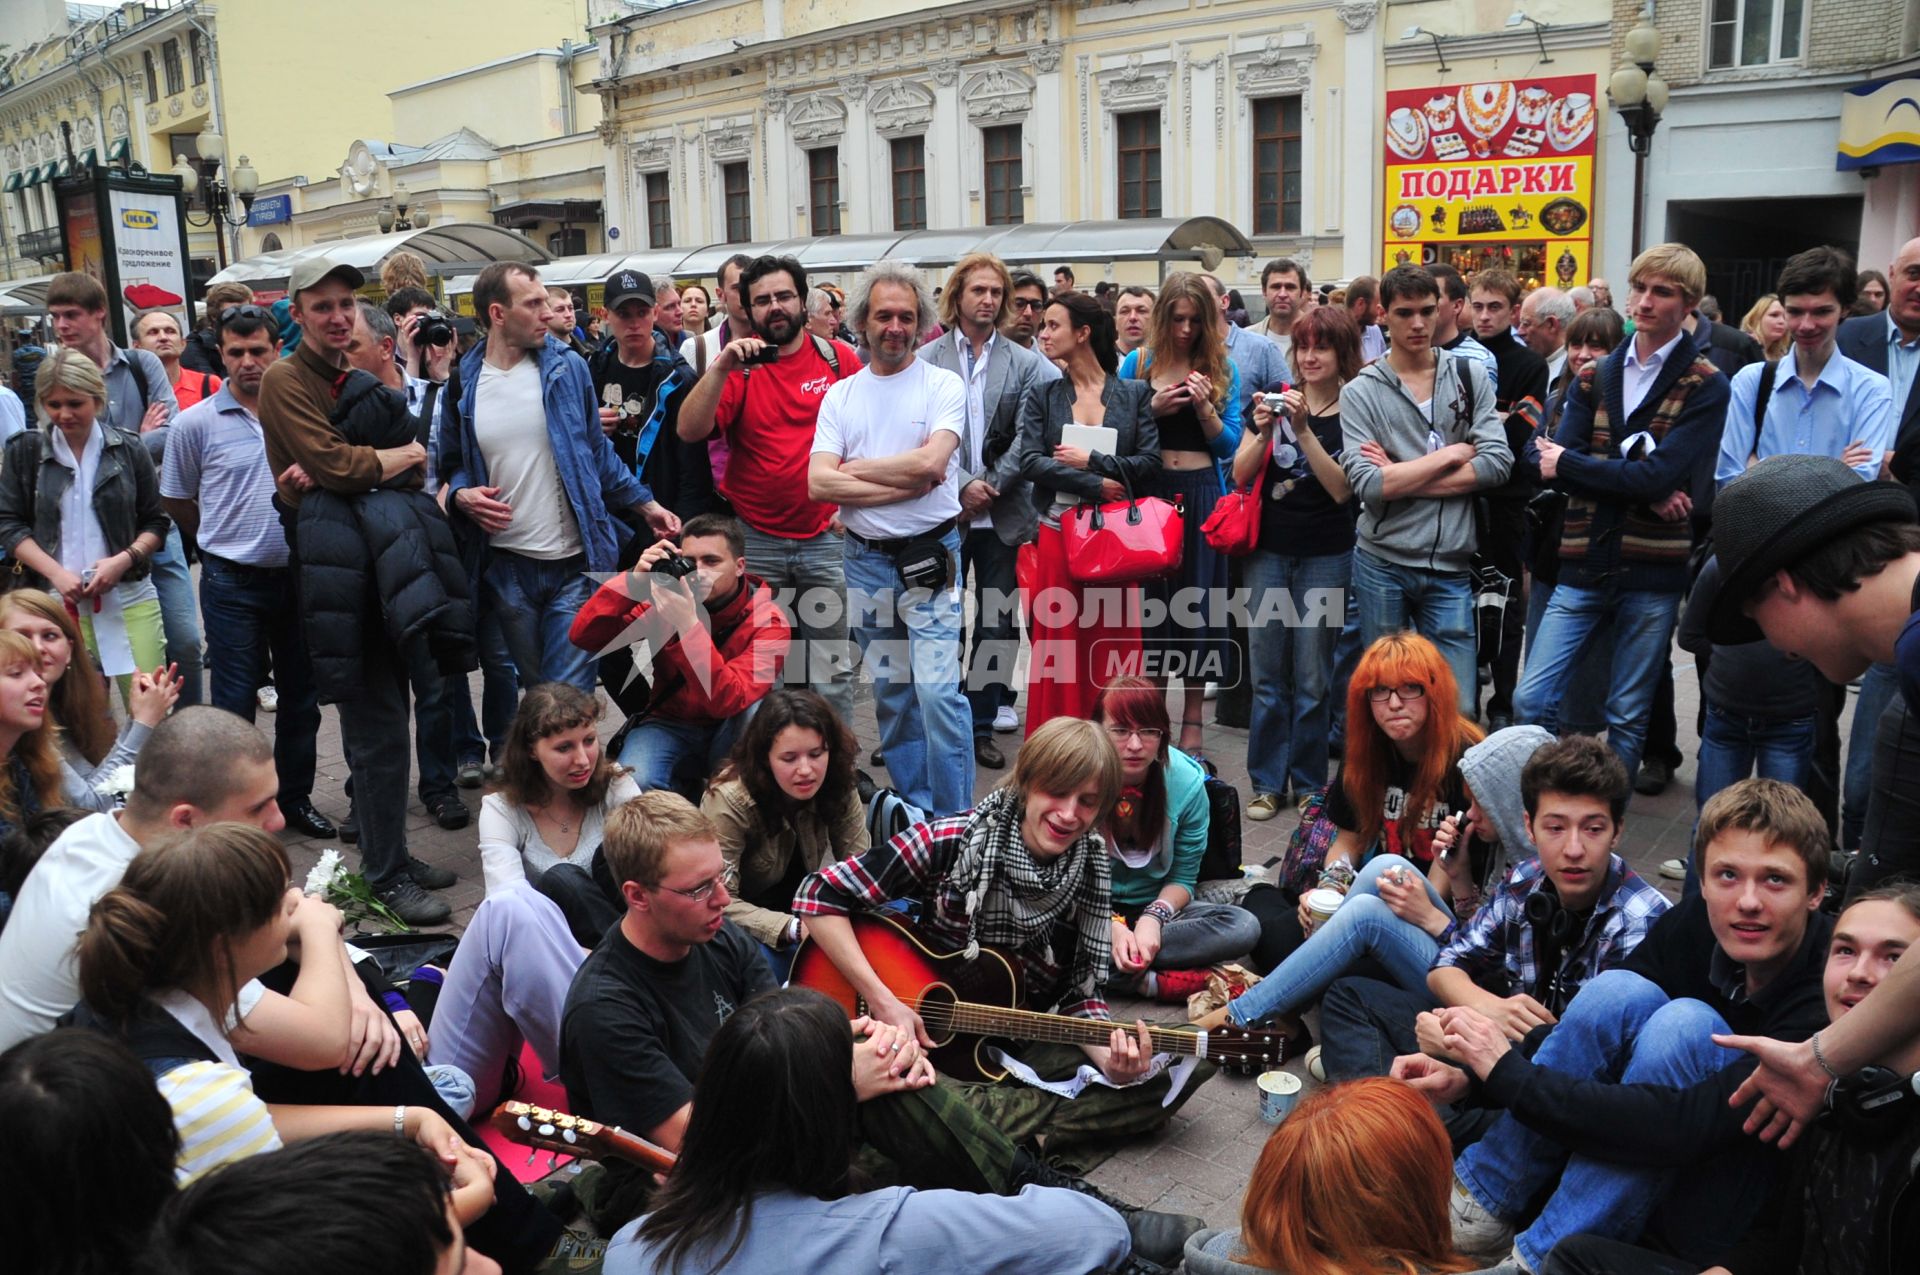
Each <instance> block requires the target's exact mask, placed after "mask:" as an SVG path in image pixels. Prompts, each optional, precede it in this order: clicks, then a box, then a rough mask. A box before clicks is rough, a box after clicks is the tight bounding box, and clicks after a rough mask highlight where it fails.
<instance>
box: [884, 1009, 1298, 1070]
mask: <svg viewBox="0 0 1920 1275" xmlns="http://www.w3.org/2000/svg"><path fill="white" fill-rule="evenodd" d="M920 1018H921V1021H922V1022H924V1023H925V1024H926V1025H927V1026H928V1027H929V1028H931V1029H934V1030H939V1031H942V1032H946V1031H957V1032H963V1033H966V1034H968V1035H979V1036H992V1035H997V1034H1006V1035H1011V1036H1019V1037H1022V1038H1024V1039H1029V1040H1037V1041H1051V1042H1056V1043H1059V1044H1067V1045H1104V1044H1106V1043H1107V1041H1108V1040H1109V1039H1110V1038H1111V1036H1112V1033H1113V1031H1114V1029H1115V1028H1121V1029H1122V1030H1125V1031H1126V1032H1127V1033H1128V1035H1132V1034H1134V1032H1135V1031H1136V1030H1137V1029H1136V1028H1132V1027H1128V1026H1127V1025H1126V1024H1123V1023H1109V1022H1104V1021H1101V1020H1096V1019H1072V1018H1063V1017H1061V1016H1060V1015H1057V1014H1042V1013H1036V1012H1034V1011H1032V1010H1021V1009H1003V1008H1000V1007H998V1006H991V1005H973V1004H969V1003H967V1002H965V1001H961V1002H958V1003H955V1002H948V1001H934V1002H930V1003H927V1004H923V1005H921V1006H920ZM1147 1038H1148V1039H1149V1040H1150V1041H1151V1042H1152V1043H1153V1044H1154V1046H1155V1047H1156V1049H1161V1050H1164V1051H1165V1052H1167V1053H1173V1054H1198V1053H1199V1051H1200V1039H1201V1038H1200V1035H1199V1034H1198V1033H1196V1032H1189V1031H1181V1030H1179V1029H1177V1028H1170V1027H1153V1026H1149V1027H1148V1028H1147ZM1208 1044H1209V1048H1208V1050H1207V1053H1208V1055H1209V1056H1210V1057H1216V1058H1218V1057H1225V1056H1240V1055H1244V1054H1247V1053H1252V1054H1254V1055H1255V1056H1261V1057H1264V1056H1266V1055H1265V1054H1264V1053H1263V1052H1262V1051H1260V1050H1258V1049H1254V1050H1248V1049H1246V1048H1244V1047H1235V1046H1234V1045H1230V1044H1226V1043H1224V1042H1222V1041H1220V1040H1219V1039H1217V1038H1212V1039H1210V1040H1209V1042H1208Z"/></svg>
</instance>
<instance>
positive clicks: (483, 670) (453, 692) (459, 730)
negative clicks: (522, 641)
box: [446, 610, 520, 765]
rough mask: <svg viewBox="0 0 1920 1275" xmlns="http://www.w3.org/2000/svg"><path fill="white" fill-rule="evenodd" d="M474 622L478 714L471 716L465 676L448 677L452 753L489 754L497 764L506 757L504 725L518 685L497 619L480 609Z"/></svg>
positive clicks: (464, 756) (466, 757)
mask: <svg viewBox="0 0 1920 1275" xmlns="http://www.w3.org/2000/svg"><path fill="white" fill-rule="evenodd" d="M474 622H475V637H476V639H477V641H478V643H479V647H480V717H479V720H477V721H476V720H475V719H474V715H473V688H472V686H471V685H469V684H468V682H467V675H466V674H465V673H456V674H454V675H453V676H452V677H449V678H447V680H446V682H447V686H446V690H447V698H448V700H449V701H450V702H451V703H452V705H453V755H454V757H455V759H457V760H458V761H460V762H462V763H465V762H470V761H485V760H486V759H487V758H488V757H489V756H491V757H492V758H493V761H494V764H495V765H499V764H500V763H502V762H504V761H505V760H506V751H507V728H508V727H510V726H512V725H513V713H514V709H515V708H517V707H518V706H519V703H520V684H519V681H518V675H517V674H516V673H515V672H514V669H513V657H512V656H511V655H508V654H507V639H506V636H505V635H504V634H502V633H501V632H500V621H499V620H498V619H497V618H496V617H495V616H494V615H493V614H492V613H490V612H486V611H484V610H483V612H482V614H480V615H477V616H475V617H474ZM483 729H484V730H485V732H486V734H485V735H484V736H483V735H482V734H481V731H482V730H483Z"/></svg>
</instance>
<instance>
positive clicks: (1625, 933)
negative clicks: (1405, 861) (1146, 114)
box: [1433, 854, 1671, 1012]
mask: <svg viewBox="0 0 1920 1275" xmlns="http://www.w3.org/2000/svg"><path fill="white" fill-rule="evenodd" d="M1546 879H1547V877H1546V871H1545V869H1543V868H1542V867H1541V866H1540V858H1539V856H1538V855H1535V856H1533V857H1531V858H1528V859H1527V860H1526V861H1525V862H1523V863H1521V864H1520V865H1519V866H1518V867H1516V868H1515V869H1514V870H1513V873H1512V875H1511V876H1509V877H1508V878H1507V879H1506V880H1505V881H1504V882H1502V883H1501V884H1500V885H1499V886H1498V887H1496V888H1495V890H1494V891H1493V893H1492V894H1491V895H1490V896H1489V897H1488V899H1487V901H1486V902H1485V903H1484V904H1482V905H1481V907H1480V910H1479V911H1478V912H1475V913H1474V914H1473V919H1472V920H1471V921H1469V922H1467V923H1466V925H1464V926H1462V927H1461V928H1460V930H1459V932H1458V933H1457V934H1456V935H1455V936H1454V938H1453V941H1452V942H1451V943H1448V944H1447V945H1446V946H1445V947H1444V948H1442V949H1441V950H1440V954H1439V955H1438V956H1436V957H1434V960H1433V965H1434V968H1435V969H1439V968H1442V967H1444V966H1451V967H1453V968H1455V969H1461V970H1465V971H1466V972H1467V976H1468V977H1469V978H1471V979H1473V981H1474V982H1475V983H1477V984H1478V985H1479V986H1481V987H1483V988H1485V989H1486V990H1488V991H1490V992H1492V993H1494V994H1495V995H1496V996H1512V995H1516V994H1517V993H1520V992H1530V991H1531V989H1532V988H1533V987H1534V986H1535V984H1536V981H1537V980H1538V978H1539V975H1540V967H1539V954H1538V953H1537V952H1536V950H1535V944H1534V927H1533V925H1532V924H1531V923H1530V922H1528V920H1527V898H1528V896H1529V895H1531V894H1533V893H1534V892H1535V891H1536V890H1538V889H1540V888H1541V887H1542V885H1543V884H1544V883H1545V882H1546ZM1669 906H1671V905H1670V904H1669V903H1668V902H1667V896H1666V895H1664V894H1662V893H1660V891H1659V890H1657V889H1655V888H1654V887H1653V886H1651V885H1649V884H1647V882H1646V881H1644V880H1643V879H1641V877H1640V876H1639V875H1637V874H1636V873H1635V872H1634V871H1633V869H1632V868H1629V867H1628V866H1627V864H1626V860H1624V859H1622V858H1621V857H1620V856H1619V855H1617V854H1616V855H1610V856H1609V857H1608V864H1607V884H1606V887H1605V889H1604V890H1603V891H1602V893H1601V896H1600V902H1599V903H1598V904H1596V905H1595V907H1594V909H1593V916H1592V917H1591V918H1589V920H1588V921H1587V928H1586V931H1585V932H1584V933H1583V934H1582V935H1581V936H1580V941H1579V942H1578V943H1577V944H1576V945H1574V946H1572V947H1569V948H1568V949H1567V950H1566V952H1565V953H1563V954H1562V956H1561V961H1560V970H1559V975H1560V978H1559V980H1558V981H1559V982H1560V984H1561V986H1562V989H1563V991H1564V993H1565V995H1566V996H1567V997H1568V998H1569V999H1570V998H1571V997H1572V996H1573V993H1574V992H1575V991H1577V990H1579V988H1580V986H1581V985H1582V984H1584V983H1585V982H1586V981H1587V980H1588V979H1590V978H1592V977H1593V976H1594V975H1595V974H1598V973H1599V972H1600V971H1602V970H1607V969H1614V968H1616V967H1617V966H1620V965H1623V964H1625V963H1626V959H1627V957H1628V956H1629V955H1631V954H1632V952H1633V949H1634V948H1636V947H1638V946H1639V945H1640V940H1642V939H1644V938H1645V937H1647V931H1648V930H1650V929H1652V928H1653V923H1654V922H1655V921H1657V920H1659V919H1660V914H1661V913H1663V912H1665V911H1666V910H1667V908H1668V907H1669ZM1556 1012H1558V1011H1556Z"/></svg>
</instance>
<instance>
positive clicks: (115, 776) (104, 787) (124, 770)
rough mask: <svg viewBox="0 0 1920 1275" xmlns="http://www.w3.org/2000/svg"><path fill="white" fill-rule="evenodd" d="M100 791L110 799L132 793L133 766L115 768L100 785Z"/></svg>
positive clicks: (130, 764)
mask: <svg viewBox="0 0 1920 1275" xmlns="http://www.w3.org/2000/svg"><path fill="white" fill-rule="evenodd" d="M100 791H101V792H103V793H106V794H107V795H108V796H111V797H124V796H126V795H127V794H128V793H130V792H132V791H133V765H132V763H128V764H127V765H125V766H120V767H116V768H115V770H114V772H113V773H112V774H110V775H108V776H107V778H106V780H105V782H103V783H102V784H101V785H100Z"/></svg>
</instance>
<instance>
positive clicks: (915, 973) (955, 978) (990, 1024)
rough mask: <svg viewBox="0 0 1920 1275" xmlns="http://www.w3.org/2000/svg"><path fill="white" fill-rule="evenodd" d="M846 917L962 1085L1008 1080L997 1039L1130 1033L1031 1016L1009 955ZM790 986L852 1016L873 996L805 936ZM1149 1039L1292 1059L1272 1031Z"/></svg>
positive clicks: (1210, 1055)
mask: <svg viewBox="0 0 1920 1275" xmlns="http://www.w3.org/2000/svg"><path fill="white" fill-rule="evenodd" d="M847 919H848V920H849V921H851V922H852V923H853V932H854V936H855V937H856V938H858V939H859V940H860V950H861V951H862V952H864V953H866V957H867V962H868V963H869V964H871V965H872V966H873V972H874V973H875V974H877V975H878V976H879V978H880V981H881V982H882V983H885V984H886V986H887V989H888V990H889V991H891V992H892V993H893V994H894V995H895V996H898V997H899V998H900V1000H901V1002H902V1003H903V1004H905V1005H907V1006H908V1007H909V1008H911V1009H913V1010H915V1011H916V1012H918V1013H919V1015H920V1019H921V1021H922V1022H924V1023H925V1024H926V1027H927V1035H928V1036H929V1037H930V1038H931V1039H932V1040H933V1044H934V1048H933V1049H932V1050H931V1052H930V1055H929V1056H930V1057H931V1058H932V1059H933V1065H934V1066H935V1067H936V1068H938V1069H939V1070H940V1071H941V1072H942V1073H943V1074H945V1075H948V1076H952V1077H953V1078H954V1079H956V1080H1001V1079H1004V1078H1005V1076H1006V1074H1007V1069H1006V1068H1005V1067H1002V1066H1000V1065H998V1064H997V1063H995V1062H994V1061H993V1059H992V1058H991V1057H990V1056H989V1054H988V1052H987V1048H988V1046H989V1045H990V1044H991V1043H992V1042H993V1041H994V1040H995V1039H998V1040H1002V1041H1016V1040H1051V1041H1060V1042H1062V1043H1064V1044H1069V1045H1105V1044H1107V1043H1108V1041H1109V1040H1110V1039H1111V1038H1112V1035H1113V1029H1114V1028H1115V1027H1116V1026H1121V1027H1124V1026H1126V1024H1124V1023H1109V1022H1102V1021H1100V1020H1098V1019H1092V1018H1069V1017H1067V1016H1066V1015H1064V1014H1039V1013H1034V1012H1033V1011H1031V1010H1027V1009H1022V1008H1021V1004H1022V997H1021V989H1020V973H1019V966H1018V965H1017V964H1015V963H1014V961H1013V958H1011V957H1009V956H1008V955H1006V954H1005V953H1003V952H998V951H995V950H994V949H992V948H989V947H982V948H981V949H980V955H979V957H978V958H976V959H974V960H971V961H969V960H968V959H967V958H966V955H965V954H964V953H962V952H957V951H946V950H942V949H941V948H940V947H938V946H936V945H935V944H933V943H932V942H930V941H929V940H928V939H927V938H926V937H925V936H924V935H922V934H921V932H920V931H919V930H918V929H916V928H915V927H914V926H912V925H911V924H909V923H907V922H906V921H905V920H903V919H901V918H899V917H898V916H896V915H895V914H894V913H891V912H867V913H862V912H856V913H854V914H853V915H851V916H849V917H848V918H847ZM791 981H792V982H793V984H794V985H795V986H799V987H811V988H813V989H814V990H815V991H819V992H824V993H826V995H828V996H829V997H831V998H832V999H833V1000H834V1001H835V1002H837V1003H838V1004H839V1006H840V1007H841V1008H842V1009H844V1010H846V1011H847V1015H848V1017H851V1018H857V1017H859V1016H860V1015H862V1014H865V1013H866V1012H867V1006H866V1001H865V999H864V998H863V997H862V996H861V995H860V993H859V992H858V991H856V990H855V989H854V986H853V984H852V983H850V982H848V981H847V978H846V976H845V975H844V974H842V973H841V972H840V970H839V968H838V967H837V966H835V965H834V963H833V961H832V960H831V959H829V958H828V956H827V954H826V953H825V952H823V951H821V950H820V948H819V946H818V945H817V944H815V943H814V942H813V941H812V940H811V939H804V938H803V939H802V940H801V941H800V946H799V948H798V949H797V950H796V951H795V953H794V958H793V974H792V978H791ZM1147 1034H1148V1036H1149V1038H1150V1039H1151V1040H1152V1042H1153V1048H1154V1050H1155V1052H1157V1053H1168V1054H1177V1055H1182V1056H1186V1055H1192V1056H1194V1057H1198V1058H1205V1059H1208V1060H1209V1061H1211V1062H1214V1063H1217V1064H1219V1065H1220V1066H1222V1067H1225V1068H1228V1069H1229V1070H1233V1071H1237V1072H1240V1073H1242V1074H1253V1073H1257V1072H1262V1071H1267V1070H1270V1069H1272V1068H1274V1067H1278V1066H1279V1065H1280V1064H1281V1063H1282V1062H1283V1061H1285V1059H1286V1050H1287V1042H1286V1038H1285V1037H1283V1036H1280V1035H1278V1034H1276V1033H1274V1032H1269V1031H1253V1030H1248V1029H1246V1028H1240V1027H1228V1028H1220V1029H1216V1030H1213V1031H1190V1030H1187V1029H1184V1028H1175V1027H1153V1026H1149V1027H1148V1028H1147ZM976 1037H979V1038H983V1039H975V1038H976Z"/></svg>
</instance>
